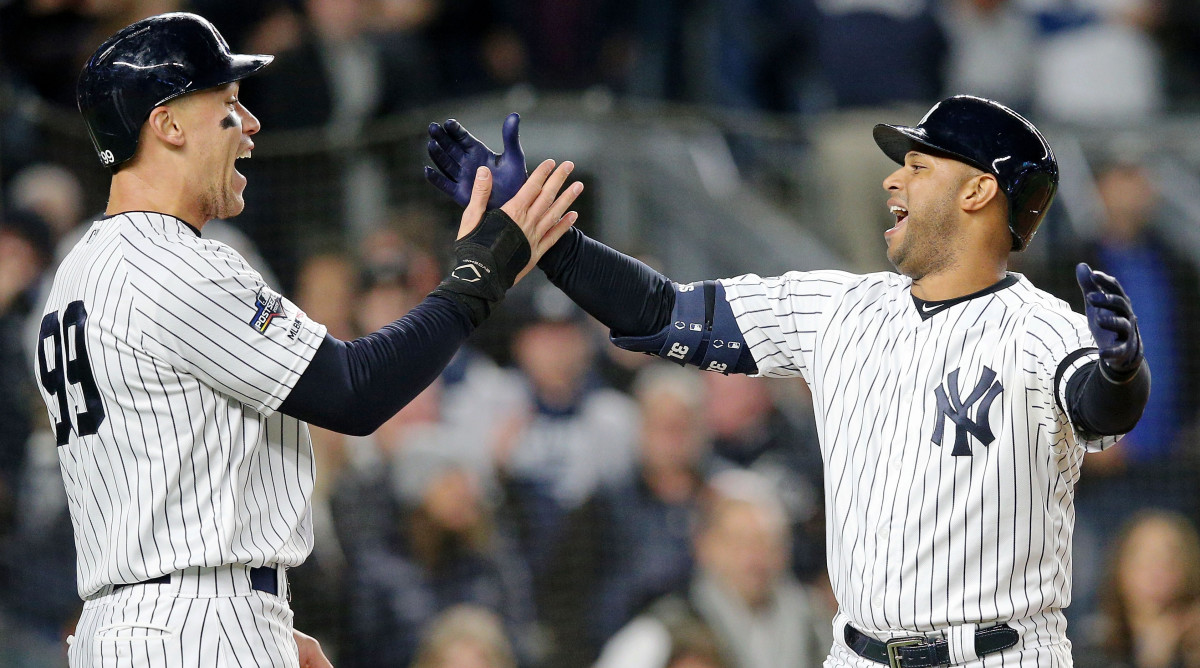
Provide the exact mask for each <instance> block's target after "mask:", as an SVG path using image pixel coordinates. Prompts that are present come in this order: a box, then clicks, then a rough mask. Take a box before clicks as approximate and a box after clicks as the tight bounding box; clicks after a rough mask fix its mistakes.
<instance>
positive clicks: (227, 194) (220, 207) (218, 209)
mask: <svg viewBox="0 0 1200 668" xmlns="http://www.w3.org/2000/svg"><path fill="white" fill-rule="evenodd" d="M244 207H245V204H243V203H242V202H241V201H240V200H238V198H237V196H236V195H235V194H234V193H233V191H232V190H231V189H230V188H227V187H222V186H220V185H218V184H212V185H210V186H209V187H208V188H207V189H205V191H204V192H203V193H201V195H200V213H201V214H203V216H204V219H205V221H209V220H213V219H214V218H223V219H226V218H233V217H234V216H236V215H238V214H239V213H241V212H242V209H243V208H244Z"/></svg>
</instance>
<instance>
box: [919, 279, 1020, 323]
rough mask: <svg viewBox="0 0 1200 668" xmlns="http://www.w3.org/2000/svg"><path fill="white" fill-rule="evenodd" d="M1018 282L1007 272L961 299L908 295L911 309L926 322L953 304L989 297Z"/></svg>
mask: <svg viewBox="0 0 1200 668" xmlns="http://www.w3.org/2000/svg"><path fill="white" fill-rule="evenodd" d="M1019 280H1020V277H1019V276H1017V275H1016V274H1014V273H1011V272H1009V274H1008V275H1007V276H1005V277H1004V278H1002V279H1000V280H999V281H997V282H995V283H993V284H992V285H989V286H988V287H986V288H984V289H982V290H980V291H978V292H972V293H971V294H969V295H963V296H962V297H955V298H953V299H942V300H939V301H925V300H924V299H921V298H920V297H918V296H916V295H912V293H909V294H910V295H912V300H913V307H914V308H916V309H917V313H918V314H920V316H921V320H928V319H930V318H932V317H933V316H935V315H937V314H939V313H941V312H942V311H945V310H946V309H948V308H950V307H951V306H954V305H955V304H961V303H963V302H965V301H969V300H972V299H975V298H976V297H983V296H984V295H990V294H992V293H993V292H999V291H1001V290H1003V289H1005V288H1010V287H1012V286H1014V285H1016V284H1017V281H1019Z"/></svg>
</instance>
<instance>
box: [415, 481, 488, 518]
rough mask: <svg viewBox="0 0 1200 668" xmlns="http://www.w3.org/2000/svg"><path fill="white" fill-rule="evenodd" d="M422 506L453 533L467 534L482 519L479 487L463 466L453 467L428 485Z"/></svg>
mask: <svg viewBox="0 0 1200 668" xmlns="http://www.w3.org/2000/svg"><path fill="white" fill-rule="evenodd" d="M422 501H423V503H422V505H423V506H424V508H425V511H426V512H427V513H428V514H429V517H430V518H431V519H432V520H433V521H434V522H435V523H436V524H437V525H438V526H440V527H442V528H443V529H445V530H446V531H449V532H451V533H463V532H466V531H468V530H470V529H472V528H474V527H475V526H476V525H478V524H479V521H480V519H481V518H482V512H481V509H480V500H479V489H478V485H477V484H475V480H474V478H473V477H472V476H471V475H470V474H469V473H467V472H466V471H464V470H462V469H449V470H447V471H443V472H442V473H440V474H438V475H437V476H435V477H434V478H433V479H432V480H430V481H429V484H428V485H426V487H425V496H424V498H423V499H422Z"/></svg>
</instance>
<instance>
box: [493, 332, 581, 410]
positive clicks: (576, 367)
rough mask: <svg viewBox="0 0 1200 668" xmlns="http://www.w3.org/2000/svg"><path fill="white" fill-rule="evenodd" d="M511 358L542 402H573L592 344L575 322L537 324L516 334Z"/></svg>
mask: <svg viewBox="0 0 1200 668" xmlns="http://www.w3.org/2000/svg"><path fill="white" fill-rule="evenodd" d="M513 355H514V357H515V358H516V361H517V364H519V365H520V366H521V370H522V371H524V372H525V373H526V374H527V375H528V376H529V379H530V380H531V381H532V382H533V384H534V386H535V387H536V388H537V391H538V393H539V394H540V395H541V396H542V397H543V399H552V398H554V396H555V395H559V396H561V398H562V399H564V400H570V399H573V398H574V395H575V393H576V392H577V391H578V389H579V384H580V382H582V380H583V377H584V374H586V373H587V370H588V368H589V367H590V366H591V363H592V344H591V341H590V340H589V339H588V336H587V332H586V330H584V328H583V325H582V324H580V323H576V322H547V321H543V322H537V323H534V324H532V325H528V326H526V327H524V328H522V329H521V331H519V332H517V335H516V338H515V339H514V340H513Z"/></svg>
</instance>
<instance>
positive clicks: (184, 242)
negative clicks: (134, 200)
mask: <svg viewBox="0 0 1200 668" xmlns="http://www.w3.org/2000/svg"><path fill="white" fill-rule="evenodd" d="M105 224H108V225H114V226H116V227H117V231H118V233H119V234H120V235H121V238H122V241H123V246H124V248H123V251H124V252H123V255H124V256H125V258H126V260H127V261H128V262H129V263H130V264H131V265H133V266H134V267H136V268H137V269H138V270H139V273H143V274H148V275H163V276H166V275H170V276H176V277H178V278H183V279H185V280H186V279H187V278H188V277H190V276H192V275H207V276H211V275H214V274H226V273H234V274H243V273H254V270H253V269H252V268H251V267H250V266H249V265H248V264H247V263H246V261H245V259H244V258H242V256H241V254H239V253H238V252H237V251H236V250H234V249H233V248H232V247H230V246H229V245H228V244H226V243H223V242H221V241H218V240H215V239H208V238H205V237H203V236H201V235H200V232H199V231H198V230H196V229H195V228H193V227H191V226H190V225H188V224H187V223H186V222H184V221H182V220H180V219H178V218H175V217H173V216H169V215H166V214H161V213H154V212H143V211H133V212H128V213H122V214H117V215H116V216H113V217H112V218H110V219H109V220H108V221H106V223H105Z"/></svg>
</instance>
